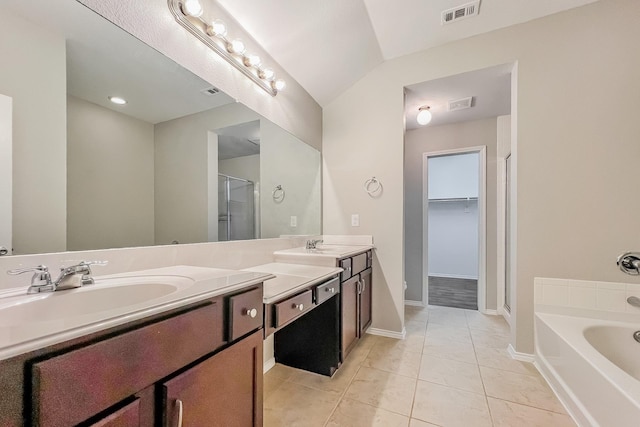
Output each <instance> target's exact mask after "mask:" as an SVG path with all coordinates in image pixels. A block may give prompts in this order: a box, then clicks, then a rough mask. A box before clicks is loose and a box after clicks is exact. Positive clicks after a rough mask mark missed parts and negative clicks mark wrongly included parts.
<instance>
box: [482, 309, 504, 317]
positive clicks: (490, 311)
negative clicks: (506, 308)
mask: <svg viewBox="0 0 640 427" xmlns="http://www.w3.org/2000/svg"><path fill="white" fill-rule="evenodd" d="M482 313H483V314H489V315H491V316H497V315H498V314H500V313H498V310H491V309H489V308H485V309H484V310H483V311H482Z"/></svg>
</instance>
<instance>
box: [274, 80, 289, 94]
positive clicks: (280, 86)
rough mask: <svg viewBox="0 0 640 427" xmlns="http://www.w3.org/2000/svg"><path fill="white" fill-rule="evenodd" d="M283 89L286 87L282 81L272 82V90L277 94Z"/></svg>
mask: <svg viewBox="0 0 640 427" xmlns="http://www.w3.org/2000/svg"><path fill="white" fill-rule="evenodd" d="M285 87H287V83H286V82H285V81H284V80H281V79H278V80H276V81H275V82H273V88H274V89H275V90H277V91H278V92H280V91H281V90H283V89H284V88H285Z"/></svg>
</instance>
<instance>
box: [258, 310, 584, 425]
mask: <svg viewBox="0 0 640 427" xmlns="http://www.w3.org/2000/svg"><path fill="white" fill-rule="evenodd" d="M405 326H406V328H407V338H406V339H405V340H402V341H401V340H395V339H391V338H383V337H377V336H373V335H367V336H366V337H365V338H363V339H362V340H361V341H360V343H359V344H358V345H357V347H356V348H355V349H354V350H353V351H352V352H351V354H349V357H348V358H347V361H346V362H345V364H344V365H343V366H342V367H341V368H340V369H339V370H338V372H337V373H336V374H335V375H334V377H333V378H327V377H324V376H321V375H316V374H312V373H308V372H305V371H301V370H297V369H293V368H289V367H287V366H282V365H276V366H275V367H274V368H273V369H271V370H270V371H269V372H267V373H266V374H265V385H264V387H265V398H264V425H265V426H266V427H277V426H287V427H289V426H300V427H307V426H308V427H313V426H319V427H322V426H343V427H369V426H380V427H395V426H398V427H427V426H431V427H433V426H464V427H475V426H478V427H482V426H500V427H512V426H517V427H529V426H536V427H555V426H558V427H564V426H575V424H574V423H573V421H572V420H571V418H570V417H569V416H568V415H567V414H566V413H565V411H564V409H563V407H562V405H561V404H560V402H559V401H558V400H557V398H556V397H555V395H554V394H553V392H552V391H551V389H549V386H548V385H547V383H546V382H545V381H544V379H542V377H541V376H540V374H539V373H538V371H537V370H536V369H535V368H534V367H533V365H531V364H528V363H523V362H519V361H516V360H513V359H511V358H510V357H509V355H508V353H507V350H506V347H507V345H508V334H509V329H508V326H507V324H506V322H505V321H504V319H502V318H501V317H498V316H486V315H483V314H480V313H479V312H477V311H470V310H462V309H456V308H446V307H435V306H431V307H429V308H428V309H427V308H414V307H407V309H406V311H405Z"/></svg>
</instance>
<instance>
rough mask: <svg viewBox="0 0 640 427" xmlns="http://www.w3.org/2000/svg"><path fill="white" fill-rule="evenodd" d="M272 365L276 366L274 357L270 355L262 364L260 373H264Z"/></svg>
mask: <svg viewBox="0 0 640 427" xmlns="http://www.w3.org/2000/svg"><path fill="white" fill-rule="evenodd" d="M274 366H276V358H275V357H272V358H271V359H267V360H265V361H264V364H263V365H262V373H263V374H266V373H267V372H268V371H269V370H270V369H271V368H273V367H274Z"/></svg>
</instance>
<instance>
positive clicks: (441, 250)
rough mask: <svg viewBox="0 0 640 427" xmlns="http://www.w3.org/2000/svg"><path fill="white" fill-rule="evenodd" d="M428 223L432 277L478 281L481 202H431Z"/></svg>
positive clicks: (428, 253)
mask: <svg viewBox="0 0 640 427" xmlns="http://www.w3.org/2000/svg"><path fill="white" fill-rule="evenodd" d="M476 178H477V176H476ZM428 220H429V223H428V229H429V233H428V248H427V251H426V252H427V257H428V263H427V266H428V267H429V276H439V277H457V278H460V279H477V278H478V201H477V200H473V201H469V202H466V201H465V202H458V201H456V202H431V203H429V218H428ZM421 296H422V295H421Z"/></svg>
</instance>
